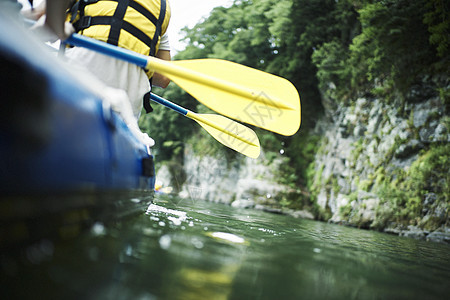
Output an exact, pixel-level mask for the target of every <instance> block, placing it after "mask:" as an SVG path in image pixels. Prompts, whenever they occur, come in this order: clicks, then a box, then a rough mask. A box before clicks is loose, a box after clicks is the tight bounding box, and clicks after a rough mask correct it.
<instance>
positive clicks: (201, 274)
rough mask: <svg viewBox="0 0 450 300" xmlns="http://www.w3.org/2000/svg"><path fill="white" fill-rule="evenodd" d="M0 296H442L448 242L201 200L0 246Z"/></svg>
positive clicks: (447, 285)
mask: <svg viewBox="0 0 450 300" xmlns="http://www.w3.org/2000/svg"><path fill="white" fill-rule="evenodd" d="M1 259H2V261H1V264H2V275H1V293H2V295H3V296H2V299H448V298H447V297H449V295H450V247H449V246H448V245H444V244H437V243H430V242H423V241H417V240H413V239H408V238H400V237H397V236H391V235H387V234H382V233H378V232H372V231H364V230H358V229H354V228H348V227H343V226H338V225H330V224H326V223H322V222H317V221H309V220H301V219H294V218H291V217H286V216H282V215H276V214H270V213H266V212H262V211H256V210H246V209H235V208H232V207H230V206H226V205H221V204H215V203H210V202H202V201H193V200H190V199H188V200H182V199H179V198H168V197H166V198H163V197H157V198H156V200H155V202H154V204H152V205H150V206H149V208H148V211H147V212H146V213H142V214H138V215H135V216H133V217H129V218H126V219H121V220H118V221H114V222H111V223H107V224H104V223H95V224H94V225H93V226H92V227H91V228H90V229H89V230H87V231H86V232H84V233H82V234H80V235H79V236H78V237H76V238H73V239H69V240H59V241H52V240H42V241H40V242H37V243H35V244H33V245H32V246H30V247H28V248H27V249H25V250H23V251H22V252H20V253H19V254H17V256H15V255H13V254H8V255H2V257H1Z"/></svg>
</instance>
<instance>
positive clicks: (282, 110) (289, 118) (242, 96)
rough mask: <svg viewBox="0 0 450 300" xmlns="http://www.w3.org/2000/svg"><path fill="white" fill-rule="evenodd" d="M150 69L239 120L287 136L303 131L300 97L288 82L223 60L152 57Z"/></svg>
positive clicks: (148, 65)
mask: <svg viewBox="0 0 450 300" xmlns="http://www.w3.org/2000/svg"><path fill="white" fill-rule="evenodd" d="M147 68H150V69H153V70H155V71H157V72H160V73H161V74H164V75H166V76H167V77H169V78H170V79H171V80H172V81H174V82H175V83H176V84H177V85H179V86H180V87H181V88H183V89H184V90H186V91H187V92H188V93H189V94H191V95H192V96H193V97H195V98H196V99H197V100H198V101H200V102H201V103H203V104H204V105H206V106H208V107H209V108H211V109H212V110H214V111H216V112H218V113H220V114H224V115H226V116H228V117H230V118H233V119H235V120H239V121H242V122H245V123H249V124H252V125H255V126H257V127H260V128H264V129H266V130H270V131H273V132H276V133H279V134H282V135H287V136H289V135H293V134H295V133H296V132H297V130H298V129H299V127H300V115H301V111H300V96H299V94H298V92H297V89H296V88H295V87H294V86H293V85H292V83H291V82H289V81H288V80H286V79H284V78H281V77H278V76H275V75H272V74H269V73H266V72H262V71H259V70H256V69H253V68H249V67H246V66H243V65H240V64H236V63H233V62H229V61H226V60H219V59H197V60H180V61H171V62H166V61H162V60H159V59H157V58H154V57H150V58H148V64H147Z"/></svg>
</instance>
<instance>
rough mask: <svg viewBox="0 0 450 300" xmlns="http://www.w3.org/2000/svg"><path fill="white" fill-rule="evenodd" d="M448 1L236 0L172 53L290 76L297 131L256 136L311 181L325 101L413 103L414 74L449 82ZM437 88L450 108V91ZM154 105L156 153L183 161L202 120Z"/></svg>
mask: <svg viewBox="0 0 450 300" xmlns="http://www.w3.org/2000/svg"><path fill="white" fill-rule="evenodd" d="M449 3H450V2H449V1H446V0H415V1H410V0H382V1H381V0H380V1H371V0H295V1H294V0H247V1H245V0H235V1H234V4H233V5H232V6H231V7H228V8H223V7H218V8H216V9H214V10H213V12H212V14H211V15H210V16H209V17H208V18H207V19H205V20H203V22H202V23H199V24H197V25H196V26H195V27H193V28H191V29H189V28H185V29H184V33H185V39H186V41H187V42H188V46H187V48H186V49H185V50H184V51H182V52H181V53H179V54H178V55H177V56H176V57H175V59H192V58H207V57H214V58H223V59H226V60H230V61H235V62H238V63H241V64H244V65H248V66H251V67H254V68H257V69H261V70H264V71H267V72H270V73H273V74H278V75H280V76H283V77H285V78H287V79H289V80H290V81H291V82H292V83H293V84H294V85H295V86H296V87H297V89H298V90H299V92H300V95H301V99H302V100H301V103H302V126H301V129H300V131H299V132H298V133H297V134H296V135H295V136H293V137H289V138H286V137H281V136H278V135H276V134H272V133H268V132H264V131H259V130H258V131H257V133H258V135H259V136H260V139H261V141H262V148H263V150H264V151H265V152H266V153H270V152H273V153H278V152H279V150H280V149H281V148H283V149H284V150H285V152H284V153H285V155H286V156H287V157H289V159H290V160H291V163H290V166H291V168H290V169H289V170H290V172H291V171H292V169H293V170H294V172H295V176H290V178H291V181H292V182H291V183H292V184H295V185H298V184H306V182H305V181H306V180H307V176H306V173H307V169H308V164H309V163H310V162H311V161H312V159H313V154H314V152H315V145H316V142H317V140H318V139H317V138H316V137H314V136H313V135H312V133H311V132H312V128H313V127H314V125H315V121H316V120H317V118H318V117H319V116H320V115H321V114H322V113H323V107H322V105H323V104H322V103H327V105H331V107H333V106H334V107H338V106H339V105H342V103H346V102H347V101H348V100H349V99H354V97H355V96H357V95H358V94H359V93H381V94H384V95H386V94H396V95H397V96H398V97H399V98H401V99H403V101H413V100H412V99H410V98H408V93H407V92H408V90H409V89H410V87H411V86H412V85H414V84H415V83H416V82H417V81H418V80H423V78H431V77H433V76H435V75H439V74H442V75H443V78H444V79H445V80H446V77H447V75H448V74H447V73H446V72H448V65H449V60H448V58H449V56H448V46H449V5H450V4H449ZM445 80H444V81H445ZM439 88H440V90H439ZM436 89H437V91H434V92H436V93H439V92H440V93H441V95H442V98H443V99H446V100H443V101H446V102H445V104H446V105H449V104H448V101H449V100H448V90H446V89H445V88H444V87H443V86H441V87H439V86H437V88H436ZM158 92H159V91H158ZM163 95H164V96H165V97H166V98H168V99H170V100H172V101H174V102H176V103H178V104H180V105H182V106H185V107H188V108H190V109H191V110H193V111H200V112H203V111H205V110H206V109H205V108H204V107H201V106H200V105H199V104H198V102H196V101H195V100H194V99H193V98H191V97H190V96H189V95H188V94H186V93H185V92H183V91H181V90H180V89H179V88H177V87H176V86H175V85H174V84H171V86H170V87H169V88H168V90H167V91H165V92H164V93H163ZM387 99H389V97H387ZM157 106H158V105H157V104H155V105H154V107H155V112H153V113H152V114H150V115H148V116H146V117H145V118H143V119H141V126H142V127H143V128H144V129H147V131H148V132H149V133H150V135H151V136H152V137H154V138H155V140H156V141H157V145H156V149H157V150H158V153H159V157H158V160H160V161H161V160H168V159H172V158H173V157H174V156H175V157H177V158H178V159H181V158H182V150H183V144H184V143H185V142H187V141H188V140H189V139H192V137H197V135H198V131H199V130H200V129H199V128H200V127H199V126H197V125H196V124H195V123H194V122H192V121H190V120H187V119H185V118H183V117H182V116H180V115H178V114H177V113H175V112H173V111H170V110H168V109H166V108H163V107H160V106H158V107H157ZM205 138H206V137H205ZM210 140H211V143H215V141H214V140H213V139H210ZM223 151H225V152H226V153H228V154H229V153H230V152H227V151H231V150H225V149H224V150H223Z"/></svg>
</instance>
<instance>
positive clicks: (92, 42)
mask: <svg viewBox="0 0 450 300" xmlns="http://www.w3.org/2000/svg"><path fill="white" fill-rule="evenodd" d="M64 43H66V44H69V45H72V46H77V47H83V48H87V49H90V50H93V51H97V52H99V53H102V54H105V55H109V56H112V57H115V58H118V59H122V60H125V61H127V62H129V63H132V64H135V65H138V66H139V67H142V68H146V67H147V63H148V59H147V57H146V56H145V55H142V54H139V53H136V52H133V51H130V50H128V49H125V48H120V47H117V46H113V45H110V44H108V43H105V42H102V41H98V40H96V39H93V38H89V37H86V36H83V35H81V34H77V33H74V34H72V35H71V36H70V37H69V38H67V40H65V41H64Z"/></svg>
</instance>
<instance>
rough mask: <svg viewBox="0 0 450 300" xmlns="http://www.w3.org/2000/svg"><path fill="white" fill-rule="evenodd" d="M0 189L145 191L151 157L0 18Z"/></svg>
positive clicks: (149, 188) (150, 183) (41, 49)
mask: <svg viewBox="0 0 450 300" xmlns="http://www.w3.org/2000/svg"><path fill="white" fill-rule="evenodd" d="M0 27H1V28H2V30H0V68H1V73H2V75H0V76H1V77H0V79H1V80H0V98H1V99H0V101H1V107H0V108H1V111H2V112H1V113H0V114H1V115H0V116H1V121H0V192H1V193H2V195H15V194H36V193H39V194H43V193H44V194H48V193H60V192H67V191H77V192H78V191H123V190H134V191H142V192H149V193H152V192H153V190H154V185H155V172H154V164H153V157H152V156H151V155H150V154H149V153H148V151H147V148H146V146H145V145H143V144H142V143H140V142H139V141H138V140H137V139H136V138H135V137H134V136H133V135H132V133H131V132H130V130H129V129H128V127H127V126H126V124H125V123H124V122H123V120H122V119H121V118H120V116H119V115H118V114H116V113H115V112H114V111H112V110H111V108H110V107H108V106H105V105H104V103H103V102H102V101H101V100H100V99H99V98H98V97H96V96H95V95H94V94H92V93H91V92H89V91H88V90H87V89H86V88H83V87H82V86H80V84H78V83H77V80H75V78H73V77H72V76H71V74H70V72H67V70H66V69H64V68H62V67H61V64H60V63H59V62H58V59H57V57H56V55H55V54H54V53H49V51H46V50H47V49H46V48H45V47H46V46H45V45H42V44H41V43H39V42H38V41H36V40H35V39H34V38H33V36H32V35H31V34H30V33H29V32H27V31H26V30H25V29H23V28H20V26H17V25H14V24H12V23H11V22H10V20H6V19H5V18H3V17H2V16H0Z"/></svg>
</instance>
